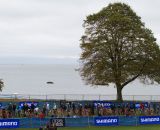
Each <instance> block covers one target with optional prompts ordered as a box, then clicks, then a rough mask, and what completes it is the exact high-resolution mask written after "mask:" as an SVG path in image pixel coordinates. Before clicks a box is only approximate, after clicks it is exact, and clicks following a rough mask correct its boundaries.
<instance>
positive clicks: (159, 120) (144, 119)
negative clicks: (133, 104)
mask: <svg viewBox="0 0 160 130" xmlns="http://www.w3.org/2000/svg"><path fill="white" fill-rule="evenodd" d="M139 123H140V124H141V125H146V124H160V116H140V117H139Z"/></svg>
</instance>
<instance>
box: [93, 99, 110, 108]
mask: <svg viewBox="0 0 160 130" xmlns="http://www.w3.org/2000/svg"><path fill="white" fill-rule="evenodd" d="M111 105H112V103H111V102H105V101H95V102H94V107H98V106H102V107H105V108H111Z"/></svg>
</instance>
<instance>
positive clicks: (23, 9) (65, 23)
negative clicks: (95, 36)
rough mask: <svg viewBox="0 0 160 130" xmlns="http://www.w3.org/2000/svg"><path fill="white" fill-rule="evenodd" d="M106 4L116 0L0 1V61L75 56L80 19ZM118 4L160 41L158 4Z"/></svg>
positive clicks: (79, 35) (130, 2)
mask: <svg viewBox="0 0 160 130" xmlns="http://www.w3.org/2000/svg"><path fill="white" fill-rule="evenodd" d="M110 2H117V0H92V1H91V0H81V1H75V0H67V1H66V0H0V37H1V38H0V58H1V59H4V58H5V57H10V58H13V59H14V58H17V57H20V58H25V57H26V58H27V59H29V58H35V57H43V58H45V57H46V58H48V57H50V58H51V57H54V58H55V57H57V58H58V57H63V58H65V57H68V58H75V57H79V54H80V52H81V50H80V48H79V39H80V37H81V35H82V34H83V32H84V29H83V28H82V24H83V20H84V19H85V18H86V16H87V15H89V14H91V13H94V12H98V11H99V10H100V9H102V8H103V7H105V6H107V5H108V3H110ZM121 2H125V3H128V4H129V5H130V6H131V7H132V9H133V10H134V11H135V12H136V13H137V15H139V16H141V18H142V21H143V22H145V24H146V26H147V27H148V28H150V29H151V30H152V31H153V33H154V34H155V37H156V38H157V41H158V42H160V37H159V34H160V28H159V23H160V17H159V16H160V12H159V11H158V10H159V7H160V1H151V0H147V1H146V0H141V1H130V0H121ZM32 61H33V60H31V62H32ZM2 62H3V60H1V63H2Z"/></svg>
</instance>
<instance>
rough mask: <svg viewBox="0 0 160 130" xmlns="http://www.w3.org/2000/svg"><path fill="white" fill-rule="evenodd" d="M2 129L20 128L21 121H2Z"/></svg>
mask: <svg viewBox="0 0 160 130" xmlns="http://www.w3.org/2000/svg"><path fill="white" fill-rule="evenodd" d="M1 128H19V119H0V129H1Z"/></svg>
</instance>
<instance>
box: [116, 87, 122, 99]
mask: <svg viewBox="0 0 160 130" xmlns="http://www.w3.org/2000/svg"><path fill="white" fill-rule="evenodd" d="M116 87H117V101H118V102H123V98H122V87H121V86H116Z"/></svg>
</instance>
